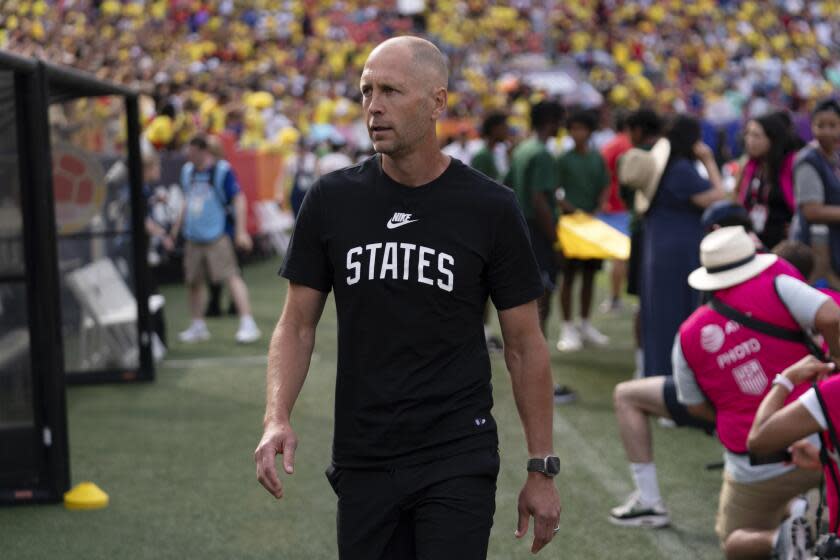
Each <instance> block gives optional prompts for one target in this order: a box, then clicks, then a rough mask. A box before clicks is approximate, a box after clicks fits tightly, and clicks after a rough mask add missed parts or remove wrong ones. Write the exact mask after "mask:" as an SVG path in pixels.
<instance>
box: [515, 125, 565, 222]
mask: <svg viewBox="0 0 840 560" xmlns="http://www.w3.org/2000/svg"><path fill="white" fill-rule="evenodd" d="M505 184H506V185H507V186H509V187H510V188H512V189H513V191H514V192H515V193H516V198H517V199H518V200H519V205H520V206H521V207H522V213H523V214H524V215H525V219H526V220H529V221H532V220H534V205H533V203H532V200H531V196H532V194H533V193H535V192H539V193H543V195H544V196H545V199H546V201H547V202H548V207H549V208H551V213H552V215H553V216H554V218H555V220H556V219H557V200H556V199H555V194H554V193H555V191H556V190H557V186H558V181H557V166H556V165H555V163H554V158H553V157H552V155H551V153H550V152H549V151H548V149H547V148H546V147H545V144H543V143H542V142H540V141H539V140H538V139H537V138H534V137H532V138H529V139H527V140H525V141H523V142H522V143H521V144H519V145H518V146H517V147H516V149H515V150H514V151H513V155H512V156H511V161H510V170H508V173H507V176H506V177H505Z"/></svg>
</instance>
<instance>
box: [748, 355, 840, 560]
mask: <svg viewBox="0 0 840 560" xmlns="http://www.w3.org/2000/svg"><path fill="white" fill-rule="evenodd" d="M834 367H835V366H834V364H833V363H827V364H826V363H823V362H821V361H820V360H818V359H817V358H815V357H813V356H806V357H805V358H803V359H802V360H800V361H799V362H797V363H795V364H794V365H792V366H790V367H789V368H787V369H786V370H785V371H784V372H782V373H781V374H779V375H778V376H777V379H776V381H774V382H773V388H772V389H771V390H770V392H769V393H767V396H766V397H764V401H762V403H761V406H760V407H759V408H758V412H757V413H756V415H755V421H754V422H753V425H752V429H751V430H750V435H749V439H748V441H747V445H748V446H749V449H750V452H751V453H753V454H756V455H768V454H770V453H775V452H778V451H779V450H782V449H785V448H789V452H790V455H791V461H792V462H793V463H794V464H796V465H797V466H799V467H802V468H806V469H819V468H820V465H822V468H823V470H824V473H825V481H826V502H827V503H828V511H829V524H828V527H829V534H828V535H826V536H825V537H824V538H823V539H821V540H820V542H819V543H818V546H817V549H816V550H815V553H816V554H817V556H818V557H819V558H838V557H840V541H838V540H837V532H838V531H837V530H838V523H839V522H840V520H838V517H837V512H838V480H840V471H838V455H837V451H838V450H837V443H836V442H837V439H836V438H837V436H836V429H837V428H836V427H837V426H840V376H833V377H830V378H828V379H826V378H825V377H826V375H827V374H829V373H830V372H831V371H832V370H833V369H834ZM810 382H816V383H815V384H814V386H813V387H811V389H809V390H808V391H806V392H805V393H804V394H803V395H802V396H800V397H799V398H798V399H797V400H796V401H794V402H791V403H790V404H788V405H787V406H785V399H786V398H787V396H788V395H789V394H790V393H791V392H792V391H793V390H794V389H795V388H796V387H797V386H798V385H801V384H803V383H810ZM816 433H819V434H820V438H821V440H822V445H823V449H824V450H825V452H824V453H822V454H821V452H820V450H819V449H818V448H817V447H816V446H815V445H814V444H813V443H811V442H809V441H807V440H803V438H805V437H807V436H809V435H811V434H816ZM804 530H806V529H805V528H804V527H803V531H804Z"/></svg>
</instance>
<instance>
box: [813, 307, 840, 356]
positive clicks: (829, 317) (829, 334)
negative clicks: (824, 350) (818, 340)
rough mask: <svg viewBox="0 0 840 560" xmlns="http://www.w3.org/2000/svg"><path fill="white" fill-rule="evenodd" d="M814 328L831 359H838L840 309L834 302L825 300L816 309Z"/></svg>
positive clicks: (839, 348)
mask: <svg viewBox="0 0 840 560" xmlns="http://www.w3.org/2000/svg"><path fill="white" fill-rule="evenodd" d="M814 326H815V327H816V329H817V331H818V332H819V333H820V334H821V335H822V337H823V339H824V340H825V343H826V345H828V351H829V354H830V355H831V357H832V358H838V357H840V309H838V308H837V305H836V304H835V303H834V301H832V300H827V301H826V302H825V303H823V304H822V305H821V306H820V308H819V309H817V315H816V317H814Z"/></svg>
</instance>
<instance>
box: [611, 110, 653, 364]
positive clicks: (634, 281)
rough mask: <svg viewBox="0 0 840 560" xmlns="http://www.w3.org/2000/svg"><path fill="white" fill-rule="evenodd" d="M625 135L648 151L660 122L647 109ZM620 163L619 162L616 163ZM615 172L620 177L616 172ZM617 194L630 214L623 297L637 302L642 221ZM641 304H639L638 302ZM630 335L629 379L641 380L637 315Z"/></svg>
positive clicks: (623, 191)
mask: <svg viewBox="0 0 840 560" xmlns="http://www.w3.org/2000/svg"><path fill="white" fill-rule="evenodd" d="M627 132H628V134H629V136H630V142H632V144H633V147H634V148H639V149H640V150H645V151H650V150H652V149H653V146H654V145H656V142H657V141H658V140H659V136H660V134H661V133H662V119H661V118H660V117H659V115H657V114H656V112H655V111H653V110H651V109H639V110H638V111H635V112H633V113H631V114H630V115H629V116H628V117H627ZM620 161H621V160H620V159H619V162H620ZM616 171H618V172H619V174H620V173H621V171H620V170H619V169H616ZM618 193H619V196H620V198H621V201H622V202H623V203H624V206H625V207H626V208H627V211H628V212H629V214H630V258H629V259H627V293H628V294H629V295H632V296H637V297H639V298H641V295H642V294H641V286H640V284H639V279H640V277H641V267H642V248H643V243H642V220H641V218H640V217H639V215H638V214H637V213H636V208H635V194H636V193H635V191H634V190H631V189H629V188H627V187H626V186H625V185H622V184H621V182H620V181H619V188H618ZM639 303H640V304H641V301H640V302H639ZM633 334H634V335H635V342H636V351H635V354H634V355H635V362H636V371H635V372H634V373H633V377H641V376H642V375H643V374H644V352H643V350H642V329H641V312H640V311H637V312H636V316H635V320H634V324H633Z"/></svg>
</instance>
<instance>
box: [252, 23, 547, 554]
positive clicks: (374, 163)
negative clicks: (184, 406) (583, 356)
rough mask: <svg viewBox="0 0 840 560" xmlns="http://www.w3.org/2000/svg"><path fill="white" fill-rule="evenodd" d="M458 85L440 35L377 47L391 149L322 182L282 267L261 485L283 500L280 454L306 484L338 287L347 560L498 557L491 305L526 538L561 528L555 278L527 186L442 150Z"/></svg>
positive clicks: (374, 111) (336, 452) (383, 135)
mask: <svg viewBox="0 0 840 560" xmlns="http://www.w3.org/2000/svg"><path fill="white" fill-rule="evenodd" d="M447 79H448V78H447V67H446V60H445V58H444V57H443V55H442V54H441V53H440V51H439V50H438V49H437V48H436V47H435V46H434V45H433V44H431V43H429V42H427V41H424V40H421V39H418V38H414V37H403V38H399V39H391V40H389V41H386V42H384V43H382V44H381V45H379V46H378V47H377V48H376V49H374V50H373V52H372V53H371V55H370V57H369V58H368V60H367V62H366V64H365V66H364V71H363V73H362V76H361V81H360V87H361V93H362V98H363V100H362V105H363V109H364V116H365V119H366V121H367V126H368V132H369V135H370V138H371V141H372V142H373V146H374V148H375V149H376V152H377V154H376V155H375V156H373V157H371V158H370V159H368V160H366V161H364V162H362V163H360V164H359V165H356V166H355V167H350V168H347V169H343V170H339V171H336V172H334V173H329V174H327V175H324V176H322V177H321V178H320V179H319V180H318V181H317V182H316V183H315V184H314V185H313V186H312V187H311V189H310V190H309V192H308V193H307V195H306V199H305V200H304V202H303V206H302V208H301V210H300V214H299V216H298V220H297V224H296V226H295V232H294V236H293V238H292V242H291V244H290V247H289V250H288V253H287V255H286V260H285V262H284V263H283V267H282V268H281V270H280V274H281V275H282V276H284V277H285V278H287V279H288V280H289V289H288V293H287V297H286V303H285V306H284V309H283V313H282V315H281V316H280V320H279V322H278V323H277V327H276V329H275V331H274V334H273V336H272V340H271V344H270V347H269V356H268V358H269V359H268V372H267V399H266V412H265V421H264V433H263V437H262V440H261V441H260V443H259V446H258V447H257V450H256V452H255V461H256V463H257V477H258V479H259V481H260V483H261V484H262V485H263V486H264V487H265V488H266V489H267V490H268V491H269V492H270V493H271V494H272V495H273V496H274V497H276V498H282V497H283V493H284V487H283V485H282V483H281V481H280V479H279V477H278V473H277V469H276V468H275V458H276V456H277V455H278V454H282V455H283V467H284V469H283V470H284V471H285V474H286V475H291V474H292V473H293V472H294V456H295V449H296V448H297V446H298V438H297V436H296V435H295V432H294V431H293V429H292V425H291V413H292V408H293V405H294V403H295V401H296V399H297V396H298V393H299V392H300V390H301V387H302V385H303V382H304V379H305V377H306V374H307V370H308V368H309V361H310V357H311V355H312V348H313V346H314V344H315V330H316V326H317V324H318V320H319V318H320V316H321V312H322V310H323V308H324V304H325V302H326V298H327V294H328V293H329V292H330V290H333V291H334V294H335V298H334V299H335V305H336V313H337V316H338V364H337V380H336V391H335V436H334V442H333V456H332V463H331V465H330V467H329V468H328V469H327V473H326V474H327V479H328V480H329V482H330V484H331V485H332V487H333V489H334V491H335V493H336V494H337V495H338V497H339V500H338V551H339V558H341V559H342V560H347V559H356V558H359V559H362V558H363V559H365V560H371V559H374V560H376V559H403V558H405V559H415V558H417V559H431V558H434V559H435V560H446V559H450V558H451V559H458V560H471V559H476V560H477V559H483V558H486V555H487V545H488V538H489V535H490V527H491V526H492V524H493V514H494V512H495V491H496V477H497V474H498V470H499V455H498V439H497V434H496V424H495V422H494V420H493V416H492V414H491V408H492V405H493V400H492V391H491V386H490V362H489V358H488V354H487V346H486V344H485V339H484V328H483V323H482V311H483V308H484V304H485V302H486V301H487V298H488V296H489V297H490V298H491V299H492V301H493V303H494V304H495V306H496V308H497V309H498V314H499V321H500V323H501V327H502V333H503V336H504V343H505V344H504V347H505V360H506V362H507V365H508V369H509V370H510V374H511V379H512V383H513V392H514V395H515V398H516V404H517V406H518V409H519V413H520V417H521V419H522V423H523V426H524V428H525V440H526V442H527V447H528V452H529V454H530V457H531V459H532V460H531V461H529V462H528V463H527V465H526V464H525V461H523V464H522V476H523V478H525V479H526V482H525V484H524V486H523V488H522V492H521V494H520V496H519V508H518V509H519V523H518V527H517V528H516V536H517V537H520V538H521V537H523V536H524V535H526V534H527V533H528V527H529V523H530V518H531V517H533V518H534V540H533V543H532V551H533V552H537V551H539V550H540V549H541V548H543V547H544V546H545V545H546V544H548V542H549V541H551V539H552V538H553V536H554V534H555V532H556V530H557V528H559V525H558V521H559V516H560V499H559V496H558V493H557V490H556V487H555V484H554V480H553V476H554V475H555V474H557V472H558V471H559V460H558V459H557V458H556V457H555V456H554V448H553V442H552V413H553V403H552V398H551V387H552V385H551V372H550V369H549V361H548V351H547V349H546V344H545V340H544V339H543V336H542V333H541V331H540V327H539V321H538V315H537V306H536V299H537V298H539V297H540V296H541V295H542V292H543V287H542V281H541V278H540V274H539V271H538V269H537V265H536V261H535V258H534V255H533V253H532V251H531V248H530V244H529V241H528V235H527V230H526V225H525V222H524V219H523V217H522V214H521V212H520V210H519V208H518V206H517V202H516V199H515V197H514V194H513V192H512V191H510V190H509V189H506V188H504V187H502V186H501V185H499V184H497V183H495V182H494V181H492V180H490V179H488V178H487V177H485V176H484V175H482V174H480V173H478V172H476V171H473V170H472V169H471V168H469V167H467V166H465V165H464V164H462V163H460V162H459V161H457V160H453V159H451V158H449V157H448V156H446V155H444V154H442V153H441V151H440V150H439V148H438V141H437V138H436V136H435V122H436V121H437V119H438V118H439V117H440V116H441V114H442V113H443V111H444V109H445V108H446V98H447V92H446V84H447ZM514 454H515V455H518V452H514ZM526 466H527V472H526ZM503 534H508V533H507V532H506V531H505V532H503Z"/></svg>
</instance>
